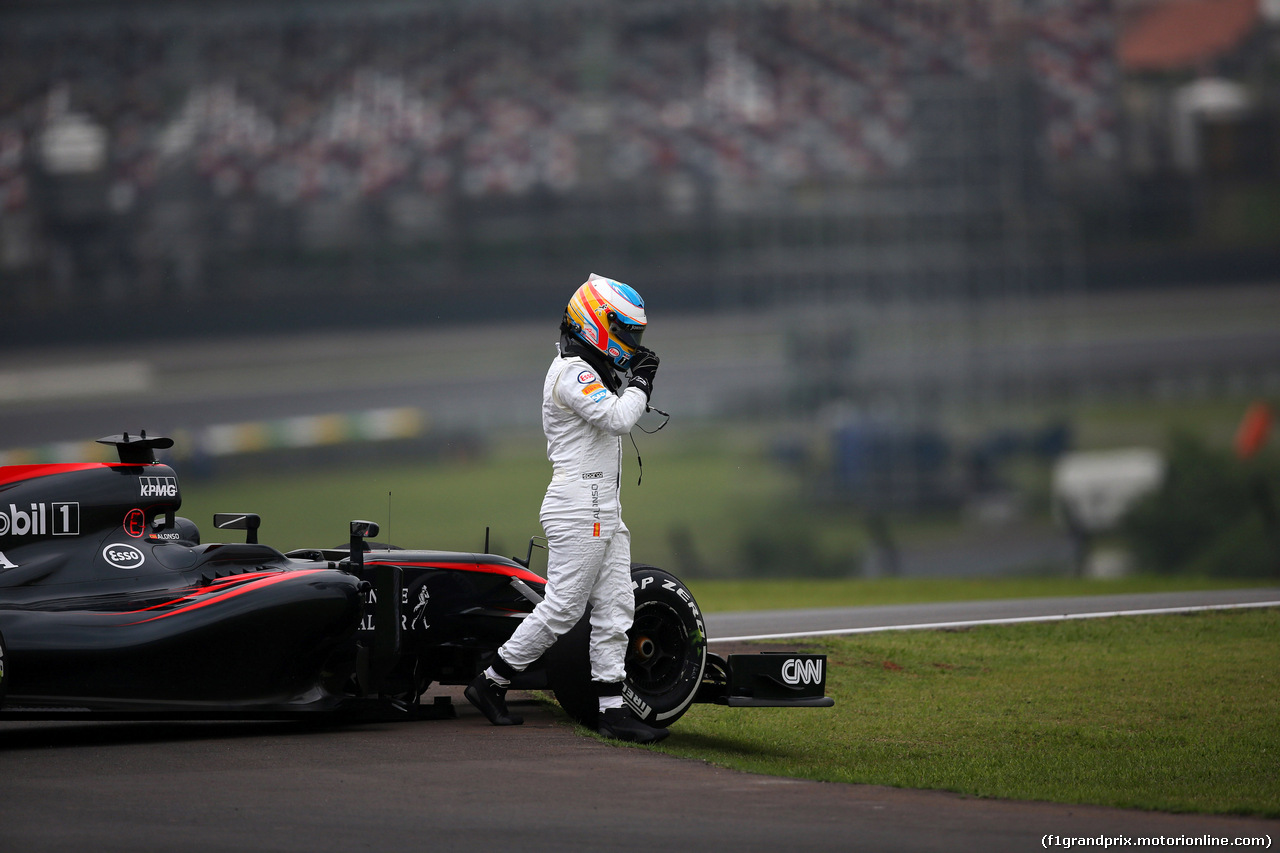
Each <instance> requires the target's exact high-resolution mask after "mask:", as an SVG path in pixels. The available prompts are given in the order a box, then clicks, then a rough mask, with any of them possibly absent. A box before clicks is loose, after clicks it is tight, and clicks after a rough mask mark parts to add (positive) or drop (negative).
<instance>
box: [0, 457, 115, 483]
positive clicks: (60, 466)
mask: <svg viewBox="0 0 1280 853" xmlns="http://www.w3.org/2000/svg"><path fill="white" fill-rule="evenodd" d="M138 467H141V466H139V465H125V464H124V463H123V462H59V463H52V462H51V463H48V464H43V465H4V466H0V486H4V485H8V484H9V483H20V482H22V481H23V480H34V479H35V478H37V477H52V476H53V475H54V474H70V473H72V472H74V471H92V470H94V469H95V468H138Z"/></svg>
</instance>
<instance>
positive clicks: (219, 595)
mask: <svg viewBox="0 0 1280 853" xmlns="http://www.w3.org/2000/svg"><path fill="white" fill-rule="evenodd" d="M318 571H321V570H320V569H304V570H302V571H296V572H259V573H254V574H252V575H237V576H236V577H234V578H225V579H223V581H241V583H239V584H238V585H237V586H235V587H233V588H232V589H227V590H224V589H223V588H224V587H226V586H227V584H226V583H225V582H218V581H215V582H214V583H213V584H210V585H209V586H207V587H204V588H202V589H201V590H196V592H195V595H194V596H183V597H182V598H175V599H174V600H173V601H168V602H165V603H164V604H157V605H155V606H154V607H147V608H145V609H143V610H135V611H132V612H134V613H146V612H148V611H151V610H159V609H161V608H164V607H170V606H172V605H175V604H178V603H179V602H182V601H190V602H191V603H190V604H188V605H186V606H185V607H178V608H176V609H174V610H170V611H169V612H168V613H161V614H159V615H158V616H152V617H151V618H150V619H139V620H138V621H137V622H129V623H128V624H129V625H142V624H144V623H146V622H154V621H156V620H157V619H167V618H169V617H170V616H177V615H178V614H180V613H189V612H191V611H192V610H200V609H201V608H204V607H208V606H209V605H211V604H217V603H218V602H220V601H227V600H229V599H232V598H237V597H239V596H241V595H244V594H245V593H249V592H253V591H254V590H259V589H264V588H266V587H268V586H274V585H275V584H278V583H280V582H282V581H287V580H290V579H291V578H297V577H306V576H307V575H313V574H315V573H316V572H318ZM246 580H247V582H246ZM215 584H216V586H215ZM215 590H222V591H216V592H215ZM210 592H215V594H213V595H210V594H209V593H210Z"/></svg>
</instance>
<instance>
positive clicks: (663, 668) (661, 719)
mask: <svg viewBox="0 0 1280 853" xmlns="http://www.w3.org/2000/svg"><path fill="white" fill-rule="evenodd" d="M631 585H632V589H633V590H635V595H636V616H635V620H634V621H633V622H632V625H631V630H630V631H628V632H627V636H628V638H629V639H630V643H629V644H628V646H627V684H626V687H625V688H624V690H623V694H624V695H623V698H624V699H625V700H626V701H627V704H629V705H630V706H631V710H632V711H633V712H634V713H635V715H636V716H637V717H639V718H640V719H642V720H644V722H646V723H648V724H649V725H651V726H657V727H659V728H666V727H667V726H669V725H671V724H672V723H674V722H675V721H676V720H678V719H680V717H682V716H683V715H684V712H685V711H687V710H689V706H690V705H691V704H693V699H694V697H695V696H696V695H697V693H698V687H699V685H701V684H702V673H703V670H705V669H706V666H707V630H706V626H705V624H704V622H703V618H702V611H701V610H700V609H699V608H698V603H697V602H696V601H694V599H693V594H692V593H690V592H689V588H688V587H686V586H685V585H684V584H683V583H682V582H681V581H680V579H679V578H677V577H676V576H675V575H673V574H671V573H669V572H664V571H663V570H662V569H659V568H658V567H656V566H646V565H633V566H632V567H631Z"/></svg>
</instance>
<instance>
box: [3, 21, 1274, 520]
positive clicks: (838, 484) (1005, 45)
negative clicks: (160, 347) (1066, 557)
mask: <svg viewBox="0 0 1280 853" xmlns="http://www.w3.org/2000/svg"><path fill="white" fill-rule="evenodd" d="M592 270H596V271H599V272H602V273H604V274H607V275H611V276H615V277H617V278H620V279H622V280H624V281H628V282H632V283H635V284H636V285H637V286H638V287H640V288H641V290H642V292H643V293H644V294H645V295H646V297H647V298H648V299H650V301H651V302H652V304H654V305H656V306H661V309H662V311H663V312H666V313H668V314H670V315H680V316H681V317H683V318H684V321H683V322H684V323H685V325H684V326H682V328H683V329H685V330H686V336H687V337H688V338H690V339H695V340H697V339H700V338H701V339H702V340H703V348H702V349H701V350H698V349H696V347H695V349H694V350H693V351H692V354H691V356H690V358H691V359H694V360H695V361H696V358H711V359H712V360H713V361H714V360H715V359H716V358H717V357H719V358H720V359H721V360H722V361H723V360H724V359H725V358H728V356H727V355H725V353H724V352H722V351H721V349H720V348H721V347H722V346H731V345H730V344H726V343H725V341H726V340H729V339H732V337H733V335H732V330H733V329H742V330H744V334H747V335H748V336H754V337H752V338H751V339H752V340H753V341H755V342H756V343H757V344H758V346H757V347H756V348H755V349H753V350H752V351H751V352H750V353H747V354H746V355H744V356H743V357H741V358H735V359H734V360H735V364H736V365H737V370H738V372H737V373H736V374H733V375H734V376H736V377H737V380H736V381H735V380H734V379H732V378H731V379H730V380H729V381H726V382H724V383H720V384H719V385H718V386H717V388H715V389H708V388H706V387H705V383H700V382H698V381H696V380H694V379H692V378H690V379H688V380H687V381H685V382H683V383H682V382H681V381H679V378H678V377H677V376H673V377H672V378H673V381H672V382H671V383H670V385H669V386H668V389H667V390H668V393H670V394H672V395H679V394H680V393H683V394H684V396H683V398H682V399H681V402H682V404H683V405H684V406H685V410H686V411H689V412H694V413H697V414H699V415H701V416H704V417H706V418H711V419H715V418H722V419H727V418H734V419H739V420H741V419H744V418H745V419H755V420H760V421H770V420H773V421H778V420H783V421H801V422H805V423H810V424H812V423H821V424H822V425H823V429H826V430H829V434H830V435H831V436H832V438H831V444H830V447H829V448H828V451H827V452H828V453H829V454H830V455H831V456H832V457H833V459H832V461H830V464H826V463H824V466H823V470H824V472H825V473H824V478H823V486H822V488H823V489H825V490H827V491H828V492H829V493H830V494H831V495H833V496H836V497H837V498H840V499H852V500H855V501H856V500H862V499H869V498H868V496H870V495H875V496H877V500H879V501H881V502H883V503H885V504H886V505H899V504H901V505H913V506H920V505H928V504H931V503H935V502H941V503H946V502H949V501H953V500H954V499H955V493H956V488H957V486H956V482H955V465H954V461H955V460H954V458H953V454H952V451H951V446H952V444H953V442H954V441H955V439H956V437H957V436H961V437H963V438H964V439H965V441H966V444H967V447H968V451H967V456H966V458H965V461H964V468H965V470H964V480H965V484H964V486H963V488H964V489H965V490H966V492H967V493H969V494H972V493H974V492H975V491H976V492H981V491H982V489H983V488H984V483H985V482H986V481H985V480H984V477H986V476H987V474H988V473H989V472H990V471H991V470H992V468H993V466H994V464H995V463H996V461H998V460H999V459H1001V458H1003V457H1005V456H1007V455H1009V454H1010V453H1015V452H1034V453H1038V454H1042V455H1044V456H1045V457H1046V458H1052V457H1053V456H1055V455H1056V454H1058V453H1060V452H1062V450H1063V449H1065V448H1066V447H1067V446H1069V444H1070V435H1069V434H1068V432H1067V430H1066V427H1065V426H1064V425H1063V424H1061V423H1057V422H1055V421H1053V420H1052V419H1046V417H1045V414H1044V413H1045V412H1046V411H1051V410H1052V408H1053V406H1054V405H1055V404H1067V405H1070V404H1073V403H1078V402H1079V401H1081V400H1090V399H1099V398H1107V397H1115V398H1125V397H1134V396H1137V397H1152V398H1155V397H1165V398H1167V397H1169V396H1170V395H1172V396H1174V397H1176V396H1178V395H1179V394H1186V395H1194V394H1201V395H1203V394H1212V393H1215V392H1216V391H1219V390H1221V391H1226V390H1229V391H1230V392H1231V393H1235V394H1249V393H1253V392H1257V393H1266V392H1274V391H1275V390H1276V389H1277V388H1280V332H1277V328H1280V323H1276V322H1275V320H1276V319H1277V315H1276V314H1274V313H1269V312H1273V311H1276V310H1277V302H1276V298H1275V297H1274V295H1273V294H1275V292H1276V290H1277V288H1278V287H1280V281H1278V279H1280V2H1277V0H792V2H784V0H706V2H693V3H691V2H675V0H632V1H631V2H608V0H547V2H539V3H536V4H524V3H509V2H501V0H420V2H410V0H369V2H360V3H353V2H343V1H342V0H306V2H303V0H270V2H252V3H250V2H239V0H218V1H217V2H208V0H206V2H150V0H10V2H8V3H6V4H5V6H4V8H3V10H2V11H0V295H2V298H3V310H2V311H0V356H3V355H4V353H5V351H6V350H9V351H11V352H16V351H18V350H19V349H21V348H24V347H33V346H36V347H39V346H50V345H59V344H68V345H71V344H74V345H83V344H86V343H99V342H100V343H110V342H113V341H138V340H152V341H163V340H165V339H171V338H182V339H184V340H188V341H190V340H195V339H199V338H201V337H202V336H218V335H225V334H227V333H228V332H229V331H234V332H235V333H238V334H254V333H267V332H269V333H270V334H271V335H272V336H275V335H279V334H282V333H286V332H290V331H303V330H315V329H333V328H341V329H344V330H348V331H350V330H358V329H361V328H371V329H372V328H379V329H386V328H389V327H395V328H409V327H433V328H438V329H449V328H454V327H456V326H458V324H465V323H474V322H475V321H476V320H477V319H478V318H483V320H484V321H485V322H486V323H488V322H508V321H509V322H519V321H528V320H536V321H537V322H539V323H544V322H545V323H554V322H555V320H556V319H557V318H556V317H555V316H552V315H555V314H556V313H557V312H556V311H555V310H549V309H548V306H556V305H559V304H560V303H562V302H563V299H564V296H565V294H566V293H567V292H568V288H569V287H571V286H572V285H573V284H575V283H577V282H579V281H580V280H582V279H583V278H584V277H585V275H586V273H587V272H590V271H592ZM479 306H483V307H482V308H481V307H479ZM1169 306H1172V307H1169ZM1165 308H1168V309H1169V310H1168V311H1165V312H1164V313H1161V312H1162V310H1164V309H1165ZM1223 311H1229V312H1234V313H1233V314H1232V317H1233V318H1235V319H1233V320H1232V321H1231V322H1226V321H1224V322H1223V323H1222V324H1219V325H1215V323H1214V318H1215V317H1217V316H1218V315H1219V314H1221V312H1223ZM1166 315H1167V316H1166ZM1239 317H1245V318H1246V319H1248V320H1250V321H1251V322H1246V323H1244V325H1243V326H1242V325H1241V323H1240V322H1238V318H1239ZM1162 318H1163V319H1162ZM1170 318H1172V319H1170ZM700 329H701V330H705V334H701V335H700V331H699V330H700ZM726 329H727V330H729V331H727V332H726V331H724V330H726ZM717 335H723V337H718V336H717ZM535 360H537V361H540V360H541V356H537V357H536V359H535ZM716 363H717V364H719V363H720V362H716ZM784 443H785V442H784ZM784 455H785V453H784ZM798 455H804V454H799V453H798ZM798 464H799V463H798Z"/></svg>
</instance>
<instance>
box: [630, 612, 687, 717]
mask: <svg viewBox="0 0 1280 853" xmlns="http://www.w3.org/2000/svg"><path fill="white" fill-rule="evenodd" d="M627 636H628V638H629V640H630V642H629V643H628V644H627V676H628V678H629V679H630V680H631V683H632V686H633V687H635V689H637V690H640V691H642V692H644V693H649V694H662V693H665V692H667V691H668V690H671V689H672V688H674V687H676V686H678V685H679V683H680V677H681V675H682V674H683V673H684V660H685V651H686V649H687V648H688V645H689V634H688V632H687V631H686V630H685V628H684V625H683V624H682V623H681V621H680V617H679V613H677V612H676V611H675V610H674V609H673V608H671V607H670V606H668V605H666V604H663V603H662V602H656V601H654V602H649V603H647V604H644V605H642V606H641V607H640V608H639V609H637V610H636V615H635V620H634V622H633V623H632V627H631V630H630V631H629V632H628V633H627Z"/></svg>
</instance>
